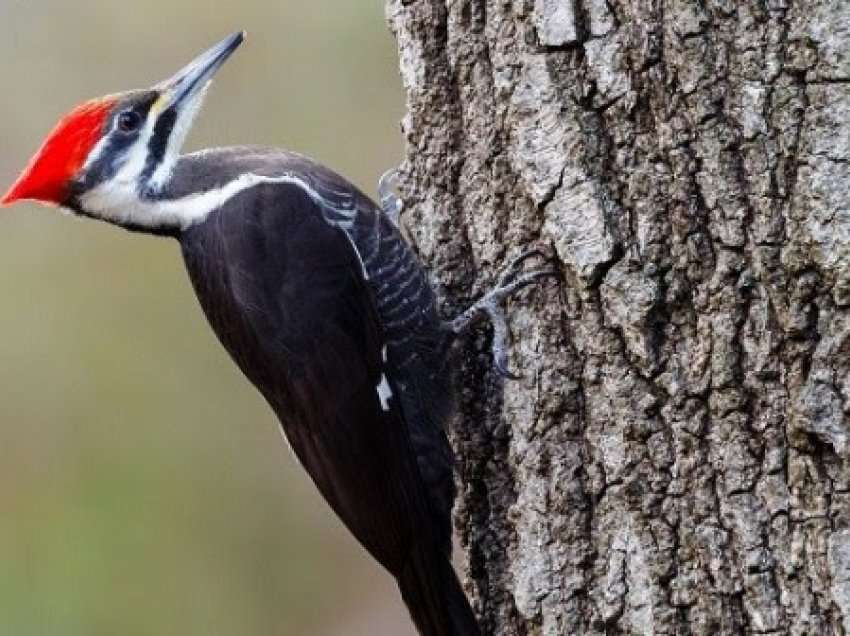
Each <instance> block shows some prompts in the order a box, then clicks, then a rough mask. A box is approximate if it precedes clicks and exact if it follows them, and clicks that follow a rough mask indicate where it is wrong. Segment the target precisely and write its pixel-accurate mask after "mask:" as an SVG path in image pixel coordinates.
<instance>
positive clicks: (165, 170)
mask: <svg viewBox="0 0 850 636" xmlns="http://www.w3.org/2000/svg"><path fill="white" fill-rule="evenodd" d="M244 39H245V33H244V32H236V33H233V34H232V35H230V36H228V37H226V38H225V39H223V40H222V41H221V42H219V43H218V44H216V45H214V46H213V47H211V48H210V49H208V50H207V51H205V52H204V53H202V54H201V55H199V56H198V57H196V58H195V59H194V60H193V61H192V62H190V63H189V64H188V65H187V66H185V67H184V68H182V69H181V70H180V71H178V72H177V73H176V74H175V75H173V76H171V77H170V78H169V79H167V80H165V81H163V82H160V83H158V84H156V85H154V86H153V87H151V88H148V89H143V90H132V91H127V92H124V93H117V94H111V95H108V96H106V97H101V98H97V99H92V100H90V101H87V102H85V103H83V104H81V105H79V106H77V107H76V108H74V109H72V110H71V111H70V112H69V113H68V114H67V115H65V116H64V117H62V118H61V120H60V121H59V123H58V124H57V125H56V126H55V128H54V129H53V130H52V132H50V133H49V134H48V136H47V137H46V139H45V141H44V142H43V144H42V145H41V147H40V148H39V149H38V151H37V152H36V153H35V155H34V156H33V158H32V159H31V160H30V162H29V163H28V164H27V166H26V168H25V169H24V170H23V172H22V173H21V175H20V176H19V177H18V179H17V180H16V181H15V182H14V183H13V185H12V186H11V187H10V188H9V190H8V191H7V192H6V194H5V195H4V196H3V198H2V199H0V205H2V206H8V205H11V204H13V203H15V202H18V201H24V200H31V201H36V202H38V203H41V204H43V205H46V206H51V207H57V208H60V209H63V210H65V211H69V212H70V213H72V214H75V215H78V216H82V217H88V218H91V219H95V220H98V221H104V222H107V223H110V224H112V225H115V226H118V227H121V228H124V229H126V230H129V231H132V232H137V233H142V234H148V235H154V236H158V237H163V238H168V239H174V240H176V241H177V243H178V244H179V247H180V250H181V252H182V255H183V260H184V262H185V266H186V270H187V272H188V276H189V279H190V281H191V283H192V286H193V288H194V291H195V294H196V296H197V298H198V301H199V302H200V306H201V308H202V310H203V312H204V314H205V315H206V318H207V320H208V322H209V324H210V325H211V327H212V329H213V331H214V332H215V334H216V336H217V337H218V339H219V340H220V342H221V343H222V344H223V346H224V348H225V349H226V350H227V352H228V353H229V354H230V356H231V358H232V359H233V361H234V362H235V363H236V364H237V365H238V367H239V368H240V369H241V371H242V372H243V374H244V375H245V376H246V377H247V379H248V380H249V381H250V382H251V383H252V384H253V385H254V386H255V387H256V388H257V389H258V391H259V392H260V393H261V394H262V396H263V397H264V398H265V400H266V401H267V402H268V404H269V406H270V407H271V409H272V410H273V411H274V413H275V414H276V416H277V418H278V420H279V421H280V424H281V426H282V429H283V431H284V434H285V437H286V439H287V440H288V442H289V444H290V445H291V447H292V449H293V451H294V453H295V455H296V457H297V459H298V460H299V461H300V463H301V464H302V465H303V467H304V468H305V469H306V471H307V472H308V473H309V475H310V477H311V478H312V480H313V482H314V483H315V485H316V487H317V488H318V490H319V491H320V493H321V495H322V496H323V497H324V499H325V500H326V501H327V502H328V504H330V507H331V508H332V509H333V510H334V512H335V513H336V514H337V516H338V517H339V519H340V520H341V521H342V523H343V524H344V525H345V526H346V527H347V528H348V529H349V530H350V532H351V533H352V534H353V535H354V536H355V537H356V539H357V540H358V541H359V542H360V544H361V545H362V546H363V547H364V548H365V549H366V550H367V551H368V552H369V553H370V554H371V555H372V557H374V559H376V560H377V561H378V562H379V563H380V564H381V565H382V566H383V567H384V568H385V569H386V570H387V571H388V572H389V573H390V574H391V575H392V576H393V577H395V579H396V581H397V583H398V587H399V589H400V592H401V596H402V599H403V601H404V603H405V604H406V605H407V608H408V610H409V612H410V615H411V618H412V621H413V623H414V624H415V627H416V629H417V630H418V632H419V633H420V634H422V635H423V636H461V635H462V636H475V635H477V634H480V633H481V630H480V627H479V625H478V622H477V619H476V617H475V613H474V611H473V609H472V606H471V604H470V603H469V600H468V599H467V596H466V594H465V592H464V590H463V587H462V585H461V583H460V581H459V579H458V577H457V574H456V573H455V571H454V569H453V567H452V564H451V550H452V545H451V544H452V521H451V511H452V506H453V502H454V498H455V485H454V476H453V464H454V454H453V451H452V448H451V445H450V443H449V439H448V436H447V433H446V422H447V420H448V418H449V417H450V415H451V413H452V410H453V403H454V400H453V399H452V397H451V396H452V391H451V379H450V376H451V374H450V373H449V370H450V363H449V362H448V360H449V359H450V358H451V355H450V350H451V349H452V347H453V343H454V342H455V341H456V340H457V338H458V336H459V335H460V334H462V333H464V332H466V331H467V330H468V329H469V327H470V325H472V324H473V323H475V322H476V321H477V320H478V319H479V318H481V317H484V318H489V320H490V321H491V322H492V323H493V327H494V337H493V356H494V360H495V366H496V369H497V371H498V372H499V373H500V374H502V375H505V376H508V377H513V374H512V373H511V372H510V371H509V370H508V367H507V355H506V353H505V351H506V337H507V327H506V322H505V316H504V310H503V308H502V304H503V302H504V300H505V299H506V298H508V297H509V296H510V295H512V294H514V293H515V292H516V291H518V290H519V289H522V288H523V287H526V286H528V285H531V284H534V283H536V282H538V281H540V280H542V279H543V278H544V277H547V276H553V275H554V271H553V270H551V269H539V270H536V271H529V270H528V269H527V268H525V265H524V264H525V262H526V261H527V260H529V259H531V258H533V257H543V256H544V255H543V254H542V253H541V252H538V251H536V250H530V251H528V252H525V253H522V254H520V255H519V256H518V257H517V258H516V259H515V260H514V261H513V262H512V263H510V264H509V266H508V267H507V268H506V271H505V273H504V275H503V276H502V277H501V278H500V280H499V281H498V284H497V286H496V287H495V288H494V289H493V290H492V291H491V292H489V293H487V294H485V295H484V296H483V297H482V298H481V299H479V301H478V302H476V303H474V304H473V305H472V306H470V307H469V309H467V310H466V311H464V312H463V313H461V314H460V315H459V316H458V317H457V318H455V319H454V320H443V319H441V317H440V316H439V313H438V311H437V303H436V295H435V293H434V291H433V289H432V287H431V284H430V282H429V280H428V276H427V273H426V271H425V269H424V268H423V267H422V265H421V264H420V262H419V260H418V258H417V256H416V255H415V252H414V250H413V249H412V247H411V246H410V245H409V244H408V243H407V241H406V240H405V238H404V237H403V234H402V232H401V230H400V226H399V215H400V211H401V209H402V208H403V205H404V204H403V202H402V200H401V199H400V197H399V196H398V195H397V194H395V187H396V183H395V181H396V178H397V172H395V171H391V172H388V173H387V174H386V175H384V177H382V178H381V180H380V182H379V188H378V193H379V197H380V201H381V204H380V205H379V204H376V203H375V202H373V200H372V199H370V198H369V197H368V196H367V195H365V194H364V193H363V192H361V191H360V190H359V189H358V188H356V187H355V186H354V185H352V184H351V183H350V182H349V181H347V180H346V179H344V178H343V177H341V176H339V175H338V174H337V173H335V172H333V171H332V170H330V169H329V168H326V167H324V166H322V165H320V164H319V163H317V162H316V161H313V160H312V159H310V158H308V157H306V156H303V155H301V154H297V153H294V152H290V151H285V150H279V149H275V148H272V147H252V146H235V147H226V148H212V149H207V150H201V151H198V152H194V153H188V154H184V153H183V152H182V148H183V145H184V142H185V140H186V137H187V135H188V133H189V130H190V128H191V126H192V123H193V121H194V120H195V117H196V115H197V114H198V112H199V110H200V108H201V105H202V103H203V101H204V97H205V95H206V93H207V90H208V88H209V86H210V84H211V81H212V78H213V76H214V75H215V74H216V73H217V71H218V70H219V69H220V68H221V66H222V65H223V64H224V63H225V61H226V60H227V59H228V58H229V57H230V56H231V55H232V54H233V52H234V51H235V50H236V49H237V48H238V47H239V46H240V45H241V43H242V42H243V40H244Z"/></svg>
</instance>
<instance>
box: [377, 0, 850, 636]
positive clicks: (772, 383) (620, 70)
mask: <svg viewBox="0 0 850 636" xmlns="http://www.w3.org/2000/svg"><path fill="white" fill-rule="evenodd" d="M387 13H388V18H389V22H390V26H391V29H392V31H393V33H394V34H395V36H396V38H397V41H398V47H399V54H400V66H401V75H402V79H403V83H404V87H405V89H406V94H407V113H406V115H405V117H404V120H403V122H402V129H403V133H404V135H405V139H406V144H407V150H406V159H405V162H404V165H403V178H402V185H401V191H402V196H403V199H404V200H405V205H406V212H405V215H404V216H403V219H404V224H405V225H406V228H407V231H408V232H409V233H410V235H411V238H412V241H413V243H414V244H415V245H416V247H417V249H418V251H419V253H420V255H421V258H422V260H423V262H424V263H425V264H426V265H427V266H428V267H429V268H430V270H431V272H432V277H433V280H434V283H435V285H436V287H437V289H438V291H439V293H440V296H441V298H442V299H443V301H442V302H443V307H442V309H443V310H444V312H445V313H446V315H452V314H453V313H456V312H457V311H458V310H459V309H460V308H462V307H463V306H464V305H465V304H466V303H468V302H469V301H470V300H471V299H474V298H476V297H477V296H479V295H480V294H481V293H483V292H484V291H485V290H486V289H487V288H488V286H490V285H492V284H493V283H494V282H495V279H496V276H497V273H498V271H499V267H500V266H501V265H502V264H504V263H505V262H506V261H507V260H509V258H510V257H512V256H514V255H516V254H517V253H519V252H520V251H521V250H522V249H524V248H528V247H531V246H542V247H544V248H545V249H548V250H549V251H550V252H551V253H552V254H554V255H555V258H556V259H557V262H558V264H559V267H560V268H561V271H562V273H563V281H562V282H561V283H560V284H559V285H558V284H553V283H549V284H546V285H543V286H541V287H539V288H536V289H533V290H531V291H528V292H525V293H524V294H523V295H522V296H521V297H519V298H518V299H517V300H516V301H514V302H512V303H510V306H509V315H510V325H511V331H512V334H513V348H512V351H511V358H512V363H513V365H514V367H515V368H517V369H519V370H521V371H522V372H523V373H524V378H523V379H522V380H520V381H517V382H507V383H503V382H501V381H499V380H497V379H496V378H495V377H494V375H493V373H492V370H491V365H490V361H489V358H488V355H487V339H488V335H487V331H486V330H484V329H482V330H481V331H480V332H478V333H477V334H476V336H475V337H473V338H471V339H470V340H469V342H468V344H467V346H466V348H465V349H464V350H463V354H462V356H461V359H462V364H461V366H462V374H461V375H460V380H459V384H460V387H461V390H460V399H459V402H460V415H459V417H458V418H457V421H456V422H455V424H454V430H453V433H452V436H453V442H454V445H455V448H456V450H457V452H458V456H459V460H458V483H459V489H460V495H459V501H458V504H457V512H456V521H457V523H458V526H459V529H460V534H461V542H462V545H463V552H464V555H465V566H466V570H467V580H468V589H469V591H470V594H471V596H472V598H473V599H474V603H475V606H476V609H477V611H478V612H479V614H480V615H481V616H482V623H483V626H484V629H485V632H486V633H488V634H499V635H515V634H535V635H536V634H545V635H554V634H844V633H850V461H848V451H849V450H850V374H848V368H850V170H848V162H850V126H848V118H850V2H848V1H847V0H809V1H806V2H804V1H803V0H740V1H735V0H410V1H405V0H389V3H388V8H387Z"/></svg>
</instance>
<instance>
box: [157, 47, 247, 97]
mask: <svg viewBox="0 0 850 636" xmlns="http://www.w3.org/2000/svg"><path fill="white" fill-rule="evenodd" d="M245 36H246V33H245V31H239V32H238V33H234V34H233V35H230V36H228V37H226V38H225V39H224V40H222V41H221V42H219V43H218V44H216V45H215V46H214V47H212V48H210V49H209V50H207V51H206V52H204V53H202V54H201V55H199V56H198V57H196V58H195V59H194V60H193V61H191V62H190V63H189V64H187V65H186V66H185V67H183V68H182V69H180V70H179V71H178V72H177V73H176V74H175V75H174V76H173V77H171V78H169V79H167V80H165V81H164V82H161V83H159V84H157V86H156V87H155V88H156V89H157V90H159V91H161V92H162V103H161V104H160V107H161V109H162V110H166V109H169V108H172V107H176V108H177V109H179V108H180V107H181V106H182V105H183V104H186V103H191V102H192V101H193V100H192V98H193V97H196V96H197V95H199V94H201V93H203V91H204V89H205V88H206V87H207V84H209V82H210V80H211V79H212V77H213V75H215V73H216V71H217V70H218V69H220V68H221V66H222V65H223V64H224V63H225V62H226V61H227V58H229V57H230V56H231V55H232V54H233V52H234V51H235V50H236V49H237V48H239V45H240V44H242V42H243V40H244V39H245Z"/></svg>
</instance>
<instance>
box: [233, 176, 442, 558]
mask: <svg viewBox="0 0 850 636" xmlns="http://www.w3.org/2000/svg"><path fill="white" fill-rule="evenodd" d="M250 196H251V197H256V199H255V200H250V199H249V198H248V199H246V200H245V201H244V202H243V206H244V207H243V209H249V208H250V209H252V210H257V211H259V212H255V213H254V214H253V216H252V217H251V222H250V223H245V220H244V219H240V220H238V221H234V220H232V219H231V220H230V221H227V220H223V221H222V223H224V224H225V225H224V226H223V227H222V233H223V235H224V236H225V239H224V243H223V245H224V247H223V249H224V251H225V253H224V254H222V255H221V256H222V258H223V260H224V261H225V262H227V263H228V264H229V268H230V271H229V273H228V278H229V281H230V287H231V288H232V289H233V290H234V296H235V297H236V298H238V304H239V311H238V313H239V314H240V319H241V320H244V321H245V322H246V324H245V327H246V328H247V330H248V332H250V333H251V334H253V336H252V337H250V338H247V339H246V338H241V339H239V343H241V344H238V345H236V347H235V348H236V349H240V350H236V351H233V350H231V353H232V354H233V355H234V358H235V359H236V360H237V362H239V363H240V365H242V367H243V370H244V371H245V372H246V374H247V375H249V377H251V379H252V380H253V381H254V382H255V384H256V385H257V386H258V388H260V390H261V391H262V392H263V393H264V395H265V397H266V398H267V399H268V400H269V402H270V403H271V404H272V406H273V407H274V409H275V411H276V412H277V414H278V416H279V418H280V419H281V422H282V424H283V426H284V429H285V432H286V434H287V437H288V439H289V441H290V443H291V444H292V447H293V449H294V451H295V453H296V455H297V456H298V458H299V459H300V461H301V462H302V464H303V465H304V467H305V468H306V470H307V472H308V473H309V474H310V476H311V477H312V479H313V481H314V482H315V483H316V485H317V486H318V488H319V490H320V491H321V492H322V494H323V495H324V497H325V499H327V501H328V502H329V503H330V505H331V506H332V507H333V509H334V510H335V511H336V513H337V514H338V515H339V517H340V518H341V519H342V521H343V522H344V523H345V524H346V525H347V526H348V528H349V529H350V530H351V531H352V532H353V533H354V535H355V536H356V537H357V538H358V540H359V541H360V542H361V543H362V544H363V545H364V546H365V547H366V548H367V549H368V550H369V551H370V552H371V553H372V554H373V555H374V556H375V558H376V559H377V560H378V561H380V562H381V563H382V564H383V565H384V566H385V567H387V568H388V569H389V570H390V571H392V572H394V573H397V572H398V571H399V568H400V567H402V566H403V564H404V563H405V561H406V560H407V558H408V556H409V553H410V550H411V546H412V545H413V543H414V541H419V540H425V541H436V539H435V538H434V537H433V536H432V533H433V532H436V531H435V530H434V528H433V526H432V520H431V518H430V515H429V511H428V503H427V499H426V493H425V490H424V487H423V483H422V478H421V476H420V472H419V469H418V467H417V461H416V456H415V453H414V451H413V449H412V446H411V440H410V434H409V430H408V425H407V423H406V422H405V419H404V416H403V414H402V411H401V409H400V408H399V403H398V400H397V399H396V395H397V389H396V387H395V386H394V382H395V381H394V379H393V377H392V375H391V372H390V370H389V369H388V366H387V363H386V343H385V339H384V334H383V333H382V329H381V326H380V320H379V317H378V315H377V313H376V305H375V300H374V298H373V294H372V291H371V290H370V287H369V285H368V282H367V280H366V276H365V273H364V270H363V268H362V264H361V262H360V260H359V258H358V254H357V251H356V249H355V248H354V246H353V245H352V243H351V241H350V239H349V238H348V237H347V235H346V234H345V233H344V232H343V231H342V230H341V229H339V228H338V227H334V226H332V225H329V224H328V223H327V222H326V220H325V219H324V218H323V217H322V215H321V214H320V213H319V212H320V211H319V210H318V209H317V204H316V202H315V201H314V200H312V199H311V198H310V197H309V196H307V195H305V194H304V192H303V191H302V190H300V189H299V188H297V187H295V186H292V185H285V186H282V185H269V186H260V187H258V188H254V189H253V192H252V193H251V194H250ZM281 208H283V209H281ZM264 211H267V212H264ZM228 223H230V224H232V225H229V224H228ZM246 259H248V260H246ZM223 340H225V344H226V345H227V341H226V339H225V338H223ZM229 348H232V347H231V346H229Z"/></svg>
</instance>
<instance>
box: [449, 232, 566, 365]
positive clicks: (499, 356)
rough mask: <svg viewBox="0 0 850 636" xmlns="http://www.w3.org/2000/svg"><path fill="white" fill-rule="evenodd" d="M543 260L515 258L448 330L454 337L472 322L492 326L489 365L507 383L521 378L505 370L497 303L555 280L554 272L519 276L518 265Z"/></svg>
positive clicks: (503, 324) (534, 253)
mask: <svg viewBox="0 0 850 636" xmlns="http://www.w3.org/2000/svg"><path fill="white" fill-rule="evenodd" d="M532 257H540V258H544V259H545V258H546V255H545V254H544V253H543V252H541V251H540V250H537V249H534V250H528V251H527V252H523V253H522V254H520V255H519V256H517V257H516V258H515V259H513V261H511V263H510V264H509V265H508V266H507V267H506V268H505V270H504V271H503V272H502V274H501V276H500V277H499V283H498V285H497V286H496V288H495V289H493V290H491V291H490V292H488V293H487V294H485V295H484V296H483V297H482V298H481V299H479V300H478V302H476V303H475V304H473V305H472V306H471V307H470V308H469V309H467V310H466V311H465V312H463V313H462V314H461V315H460V316H458V317H457V318H455V319H454V320H453V321H451V323H449V328H450V329H451V330H452V331H453V332H454V333H456V334H460V333H462V332H464V331H465V330H466V329H467V328H468V327H469V326H470V325H471V324H472V323H473V322H475V320H476V319H478V318H480V317H481V316H486V317H487V318H488V319H489V320H490V324H492V325H493V345H492V350H493V365H494V367H495V368H496V371H497V372H498V374H499V375H501V376H502V377H504V378H507V379H509V380H519V379H520V378H521V377H522V376H521V375H517V374H515V373H513V372H512V371H511V370H510V368H509V367H508V354H507V349H508V323H507V319H506V317H505V312H504V310H503V309H502V307H501V303H502V302H503V301H504V300H506V299H507V298H508V297H510V296H511V295H513V294H515V293H516V292H518V291H519V290H520V289H523V288H524V287H528V286H529V285H532V284H534V283H536V282H538V281H540V280H541V279H543V278H549V277H553V278H557V277H558V276H559V274H558V272H557V271H556V270H554V269H545V270H537V271H531V272H523V271H522V265H523V263H525V261H527V260H528V259H529V258H532Z"/></svg>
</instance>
